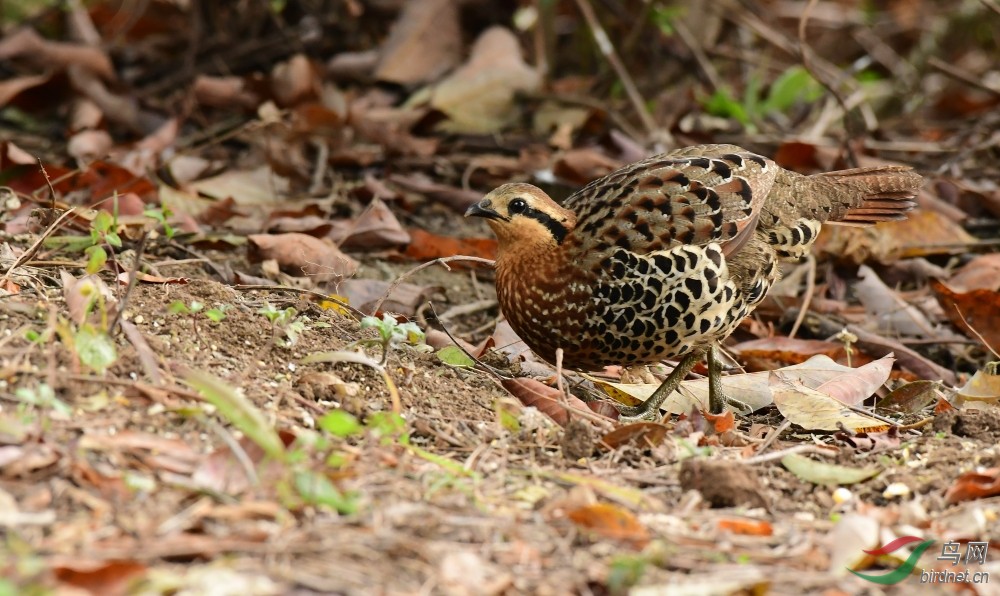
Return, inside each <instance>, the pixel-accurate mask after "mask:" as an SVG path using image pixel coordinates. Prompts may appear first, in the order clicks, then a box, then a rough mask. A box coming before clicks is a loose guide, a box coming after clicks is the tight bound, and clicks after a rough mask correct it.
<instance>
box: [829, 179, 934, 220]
mask: <svg viewBox="0 0 1000 596" xmlns="http://www.w3.org/2000/svg"><path fill="white" fill-rule="evenodd" d="M817 176H819V177H824V178H832V179H833V181H835V182H836V184H837V185H838V186H841V187H847V188H848V189H850V195H851V201H850V203H849V204H848V205H847V211H846V213H844V214H843V215H842V216H841V217H838V218H835V220H834V221H830V223H837V222H842V223H844V224H846V225H872V224H876V223H878V222H880V221H898V220H901V219H906V213H907V212H908V211H910V210H911V209H913V208H914V207H915V206H916V203H915V202H914V201H913V200H912V199H914V198H915V197H916V196H917V193H918V192H920V187H921V186H922V185H923V178H921V177H920V175H919V174H917V173H916V172H914V171H913V170H912V169H910V168H908V167H906V166H875V167H870V168H854V169H852V170H840V171H838V172H828V173H825V174H818V175H817ZM845 202H846V201H845Z"/></svg>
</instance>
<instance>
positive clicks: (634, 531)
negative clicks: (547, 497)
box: [566, 503, 650, 550]
mask: <svg viewBox="0 0 1000 596" xmlns="http://www.w3.org/2000/svg"><path fill="white" fill-rule="evenodd" d="M566 517H568V518H570V519H571V520H572V521H573V523H575V524H576V525H578V526H580V527H581V528H585V529H587V530H590V531H591V532H594V533H596V534H598V535H600V536H603V537H604V538H610V539H612V540H619V541H621V542H625V543H627V544H628V545H629V546H631V547H632V548H635V549H636V550H639V549H641V548H643V547H644V546H646V544H648V543H649V539H650V536H649V530H647V529H646V527H645V526H643V525H642V524H641V523H640V522H639V519H638V518H637V517H636V516H635V515H634V514H633V513H632V512H631V511H628V510H627V509H623V508H622V507H620V506H618V505H614V504H611V503H595V504H593V505H583V506H582V507H577V508H575V509H571V510H569V511H567V512H566Z"/></svg>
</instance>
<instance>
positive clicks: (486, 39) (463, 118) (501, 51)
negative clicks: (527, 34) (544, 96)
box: [430, 27, 541, 134]
mask: <svg viewBox="0 0 1000 596" xmlns="http://www.w3.org/2000/svg"><path fill="white" fill-rule="evenodd" d="M540 84H541V77H539V76H538V73H537V72H535V70H534V69H533V68H532V67H530V66H528V65H527V64H526V63H525V62H524V60H523V59H522V58H521V50H520V45H519V44H518V41H517V37H515V36H514V34H513V33H511V32H510V30H508V29H506V28H504V27H490V28H489V29H487V30H486V31H484V32H483V33H482V34H481V35H480V36H479V38H478V39H477V40H476V43H475V45H473V46H472V54H471V55H470V56H469V60H468V61H467V62H466V63H465V64H463V65H462V66H461V67H460V68H458V69H457V70H456V71H455V72H453V73H452V74H451V75H449V76H448V77H447V78H446V79H444V80H443V81H441V82H440V83H438V84H437V86H435V88H434V90H433V91H432V92H431V98H430V105H431V106H432V107H434V108H437V109H438V110H441V111H442V112H444V113H445V114H446V115H447V116H448V120H447V121H445V122H442V123H441V124H440V125H439V128H441V129H442V130H445V131H447V132H456V133H473V134H487V133H492V132H497V131H499V130H500V129H502V128H503V127H504V126H505V125H507V124H508V123H509V122H510V121H511V120H513V118H514V117H515V116H516V112H515V111H514V96H515V94H517V93H524V92H529V91H534V90H536V89H537V88H538V86H539V85H540Z"/></svg>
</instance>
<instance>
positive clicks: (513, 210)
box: [507, 199, 528, 215]
mask: <svg viewBox="0 0 1000 596" xmlns="http://www.w3.org/2000/svg"><path fill="white" fill-rule="evenodd" d="M527 208H528V203H527V202H526V201H525V200H524V199H514V200H513V201H511V202H510V203H508V204H507V211H508V212H509V213H510V214H511V215H515V214H518V213H524V211H525V210H526V209H527Z"/></svg>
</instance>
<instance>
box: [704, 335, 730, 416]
mask: <svg viewBox="0 0 1000 596" xmlns="http://www.w3.org/2000/svg"><path fill="white" fill-rule="evenodd" d="M717 352H718V348H717V347H716V346H715V344H714V343H713V344H712V347H710V348H709V349H708V413H709V414H721V413H722V411H723V410H725V408H726V406H725V404H726V402H727V401H728V399H727V398H726V394H725V393H723V392H722V362H720V361H719V354H718V353H717Z"/></svg>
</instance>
